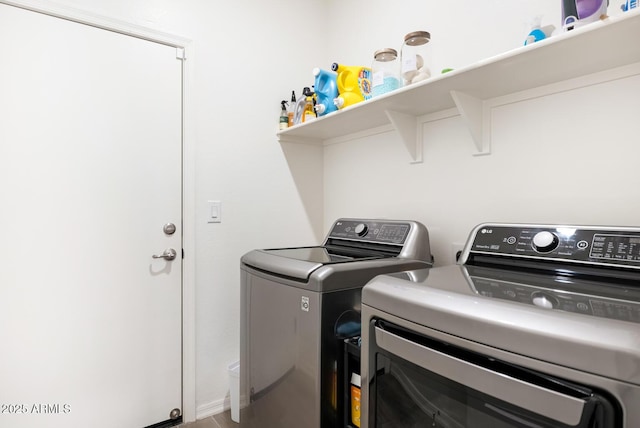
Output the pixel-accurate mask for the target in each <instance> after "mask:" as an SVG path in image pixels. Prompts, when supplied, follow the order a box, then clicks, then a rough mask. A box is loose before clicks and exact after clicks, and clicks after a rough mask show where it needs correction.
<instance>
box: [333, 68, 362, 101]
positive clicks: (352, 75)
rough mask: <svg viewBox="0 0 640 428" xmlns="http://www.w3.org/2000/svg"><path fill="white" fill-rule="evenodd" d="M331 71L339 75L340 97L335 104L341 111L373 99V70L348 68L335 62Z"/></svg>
mask: <svg viewBox="0 0 640 428" xmlns="http://www.w3.org/2000/svg"><path fill="white" fill-rule="evenodd" d="M331 70H333V71H335V72H336V73H338V77H337V80H336V81H337V83H338V94H339V95H338V97H336V98H335V99H334V100H333V102H334V103H335V105H336V107H338V108H339V109H342V108H345V107H348V106H350V105H353V104H356V103H359V102H361V101H364V100H368V99H369V98H371V68H369V67H361V66H347V65H342V64H338V63H337V62H334V63H333V64H332V65H331Z"/></svg>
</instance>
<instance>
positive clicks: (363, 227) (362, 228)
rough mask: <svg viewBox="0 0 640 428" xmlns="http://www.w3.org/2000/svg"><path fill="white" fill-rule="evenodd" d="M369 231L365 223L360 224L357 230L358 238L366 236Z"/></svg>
mask: <svg viewBox="0 0 640 428" xmlns="http://www.w3.org/2000/svg"><path fill="white" fill-rule="evenodd" d="M368 230H369V227H368V226H367V225H366V224H364V223H360V224H358V225H357V226H356V228H355V232H356V235H358V236H364V235H366V234H367V231H368Z"/></svg>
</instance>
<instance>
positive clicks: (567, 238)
mask: <svg viewBox="0 0 640 428" xmlns="http://www.w3.org/2000/svg"><path fill="white" fill-rule="evenodd" d="M474 254H478V255H485V256H488V257H492V256H497V257H512V258H523V259H534V260H541V259H542V260H555V261H559V262H563V261H564V262H574V263H575V262H577V263H584V264H592V265H607V266H612V265H613V266H619V267H625V268H633V269H640V229H639V228H630V227H627V228H613V227H596V226H593V227H592V226H558V225H525V224H488V223H485V224H481V225H479V226H477V227H476V228H475V229H474V231H473V232H472V233H471V236H470V238H469V241H468V242H467V245H466V247H465V250H464V252H463V255H462V257H461V262H462V263H463V264H464V263H465V261H467V260H468V259H469V257H472V256H473V255H474Z"/></svg>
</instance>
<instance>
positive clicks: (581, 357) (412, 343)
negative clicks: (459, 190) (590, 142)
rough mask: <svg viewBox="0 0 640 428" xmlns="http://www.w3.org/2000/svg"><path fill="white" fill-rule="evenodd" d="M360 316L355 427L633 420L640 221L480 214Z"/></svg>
mask: <svg viewBox="0 0 640 428" xmlns="http://www.w3.org/2000/svg"><path fill="white" fill-rule="evenodd" d="M362 322H363V326H362V385H363V388H362V397H363V398H362V401H363V406H362V412H363V415H362V425H361V428H374V427H377V428H382V427H384V428H412V427H426V426H429V427H434V428H438V427H447V428H452V427H456V428H463V427H465V428H466V427H472V428H515V427H518V428H530V427H540V428H567V427H578V428H636V427H640V228H629V227H585V226H557V225H522V224H483V225H480V226H478V227H477V228H475V229H474V230H473V232H472V233H471V236H470V237H469V240H468V242H467V245H466V247H465V249H464V251H463V253H462V256H461V259H460V263H459V265H453V266H443V267H437V268H433V269H428V270H417V271H410V272H404V273H398V274H392V275H382V276H379V277H377V278H375V279H374V280H372V281H371V282H370V283H368V284H367V285H366V286H365V287H364V289H363V292H362Z"/></svg>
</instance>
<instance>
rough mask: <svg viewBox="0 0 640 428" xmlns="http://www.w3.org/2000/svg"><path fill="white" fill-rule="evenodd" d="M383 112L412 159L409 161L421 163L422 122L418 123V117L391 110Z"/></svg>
mask: <svg viewBox="0 0 640 428" xmlns="http://www.w3.org/2000/svg"><path fill="white" fill-rule="evenodd" d="M384 112H385V113H386V114H387V117H388V118H389V121H390V122H391V124H392V125H393V127H394V128H395V130H396V132H397V133H398V135H400V138H401V139H402V142H403V143H404V145H405V147H406V148H407V151H408V152H409V155H410V156H411V158H412V159H413V160H412V161H411V163H422V160H423V159H422V124H421V123H418V118H417V117H416V116H413V115H410V114H406V113H400V112H397V111H393V110H385V111H384Z"/></svg>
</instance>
